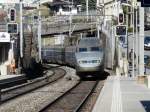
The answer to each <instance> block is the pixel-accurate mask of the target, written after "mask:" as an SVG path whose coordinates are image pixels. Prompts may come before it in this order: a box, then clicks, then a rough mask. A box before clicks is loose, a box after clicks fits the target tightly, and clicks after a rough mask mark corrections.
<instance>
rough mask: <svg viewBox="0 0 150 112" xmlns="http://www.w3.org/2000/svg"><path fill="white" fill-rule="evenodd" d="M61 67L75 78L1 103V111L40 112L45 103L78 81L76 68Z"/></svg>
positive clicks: (63, 80)
mask: <svg viewBox="0 0 150 112" xmlns="http://www.w3.org/2000/svg"><path fill="white" fill-rule="evenodd" d="M61 68H63V69H64V70H66V72H67V74H66V77H67V76H70V74H71V77H73V78H72V79H75V80H70V81H68V80H66V78H63V79H61V80H59V81H58V82H57V83H53V84H50V85H47V86H45V87H43V88H40V89H37V90H35V91H32V92H31V93H28V94H25V95H22V96H19V97H17V98H15V99H12V100H10V101H8V102H5V103H3V104H1V106H0V112H38V111H39V110H40V109H41V108H43V107H44V106H45V105H47V104H49V103H50V102H52V101H53V100H55V99H56V98H57V97H59V96H61V95H62V94H63V93H64V92H65V91H67V90H68V89H70V88H72V87H73V86H74V85H75V84H77V83H78V77H77V76H75V74H74V73H75V70H74V69H72V68H69V67H61ZM73 74H74V75H73ZM76 79H77V80H76Z"/></svg>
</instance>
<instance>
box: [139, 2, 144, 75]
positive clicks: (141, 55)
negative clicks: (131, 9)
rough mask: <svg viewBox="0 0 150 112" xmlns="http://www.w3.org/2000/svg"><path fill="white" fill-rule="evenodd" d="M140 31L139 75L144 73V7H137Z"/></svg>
mask: <svg viewBox="0 0 150 112" xmlns="http://www.w3.org/2000/svg"><path fill="white" fill-rule="evenodd" d="M139 16H140V33H139V75H144V8H143V7H141V5H140V8H139Z"/></svg>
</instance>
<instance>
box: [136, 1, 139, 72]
mask: <svg viewBox="0 0 150 112" xmlns="http://www.w3.org/2000/svg"><path fill="white" fill-rule="evenodd" d="M137 9H138V8H137V4H136V29H135V30H136V38H135V39H136V71H137V73H138V66H139V62H138V60H139V51H138V46H139V45H138V43H139V42H138V39H139V38H138V19H137V18H138V10H137Z"/></svg>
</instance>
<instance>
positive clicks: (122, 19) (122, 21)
mask: <svg viewBox="0 0 150 112" xmlns="http://www.w3.org/2000/svg"><path fill="white" fill-rule="evenodd" d="M123 23H124V14H123V13H119V24H123Z"/></svg>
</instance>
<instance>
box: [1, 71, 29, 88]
mask: <svg viewBox="0 0 150 112" xmlns="http://www.w3.org/2000/svg"><path fill="white" fill-rule="evenodd" d="M14 82H15V83H14ZM24 82H26V76H25V75H24V74H20V75H0V89H4V88H7V87H11V86H14V85H16V84H20V83H24Z"/></svg>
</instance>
